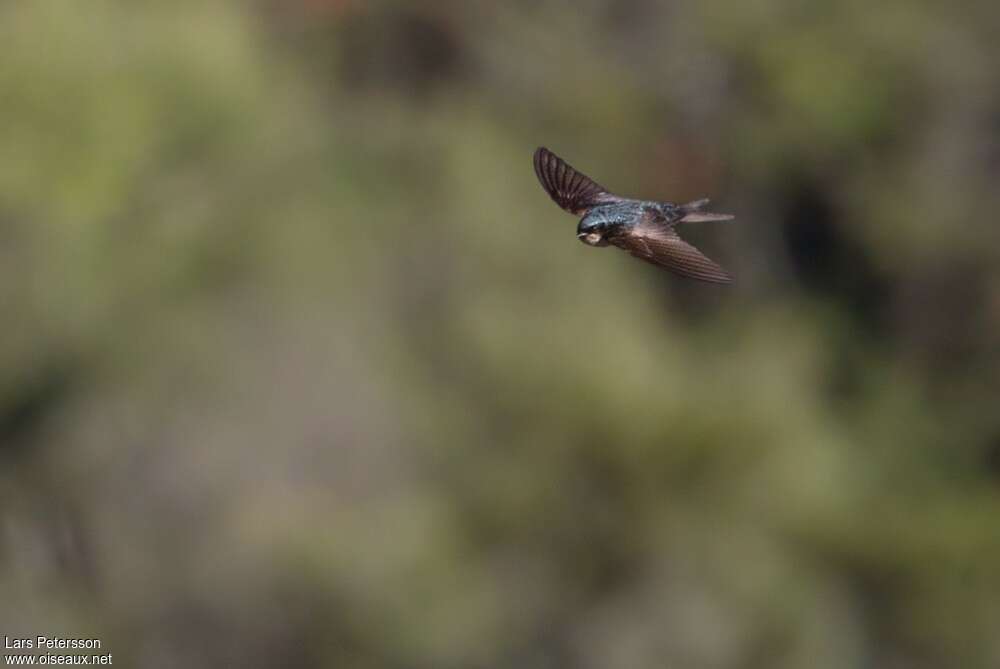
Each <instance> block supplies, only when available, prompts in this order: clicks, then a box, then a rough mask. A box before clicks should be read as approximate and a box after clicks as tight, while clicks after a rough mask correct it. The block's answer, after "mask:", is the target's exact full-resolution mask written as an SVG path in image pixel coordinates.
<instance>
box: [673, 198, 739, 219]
mask: <svg viewBox="0 0 1000 669" xmlns="http://www.w3.org/2000/svg"><path fill="white" fill-rule="evenodd" d="M708 203H709V200H708V199H707V198H705V199H702V200H695V201H694V202H688V203H687V204H682V205H681V212H682V213H683V214H684V215H683V216H682V217H681V220H680V222H681V223H707V222H709V221H731V220H733V216H732V215H731V214H713V213H712V212H710V211H702V208H704V207H705V206H707V205H708Z"/></svg>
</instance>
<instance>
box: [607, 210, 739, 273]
mask: <svg viewBox="0 0 1000 669" xmlns="http://www.w3.org/2000/svg"><path fill="white" fill-rule="evenodd" d="M608 241H609V242H611V243H612V244H614V245H615V246H617V247H619V248H621V249H624V250H626V251H628V252H629V253H631V254H632V255H633V256H635V257H636V258H640V259H642V260H645V261H646V262H650V263H653V264H654V265H657V266H659V267H663V268H664V269H667V270H670V271H671V272H674V273H675V274H679V275H680V276H684V277H688V278H690V279H697V280H699V281H708V282H710V283H732V281H733V277H732V276H730V275H729V273H728V272H726V270H724V269H722V268H721V267H720V266H719V265H718V264H717V263H715V262H714V261H712V260H710V259H709V258H707V257H705V255H704V254H703V253H702V252H701V251H699V250H698V249H696V248H695V247H693V246H691V245H690V244H688V243H687V242H685V241H684V240H683V239H681V238H680V236H678V234H677V233H676V232H675V231H674V229H673V228H671V227H667V226H665V225H662V224H656V223H648V222H643V223H640V224H638V225H636V226H635V227H633V228H631V229H629V230H628V231H626V232H623V233H622V234H620V235H616V236H614V237H610V238H609V239H608Z"/></svg>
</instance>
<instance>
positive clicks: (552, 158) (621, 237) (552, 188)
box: [535, 147, 733, 283]
mask: <svg viewBox="0 0 1000 669" xmlns="http://www.w3.org/2000/svg"><path fill="white" fill-rule="evenodd" d="M535 174H536V175H537V176H538V180H539V181H540V182H541V184H542V188H544V189H545V192H546V193H548V194H549V197H551V198H552V199H553V200H554V201H555V203H556V204H558V205H559V206H560V207H562V208H563V209H565V210H566V211H568V212H570V213H571V214H574V215H576V216H581V217H582V218H581V219H580V224H579V225H578V226H577V228H576V237H577V239H579V240H580V241H582V242H583V243H584V244H587V245H589V246H607V245H608V244H612V245H614V246H617V247H618V248H620V249H623V250H625V251H628V252H629V253H631V254H632V255H633V256H635V257H636V258H640V259H642V260H645V261H646V262H650V263H653V264H654V265H657V266H658V267H662V268H664V269H667V270H669V271H671V272H673V273H675V274H679V275H680V276H683V277H687V278H689V279H697V280H699V281H708V282H711V283H731V282H732V280H733V278H732V277H731V276H730V275H729V273H728V272H726V271H725V270H724V269H722V268H721V267H719V265H718V264H716V263H715V262H713V261H712V260H709V259H708V258H707V257H705V255H704V254H702V252H701V251H699V250H698V249H696V248H695V247H694V246H692V245H690V244H688V243H687V242H685V241H684V240H683V239H681V238H680V236H679V235H678V234H677V231H676V230H674V228H675V227H676V226H677V224H678V223H702V222H706V221H729V220H732V218H733V217H732V216H730V215H729V214H714V213H711V212H707V211H703V209H704V208H705V206H707V205H708V202H709V201H708V200H707V199H703V200H695V201H694V202H688V203H687V204H674V203H672V202H658V201H654V200H633V199H631V198H625V197H620V196H618V195H614V194H613V193H610V192H609V191H608V189H606V188H605V187H604V186H601V185H599V184H598V183H597V182H595V181H594V180H593V179H591V178H590V177H588V176H586V175H585V174H583V173H582V172H578V171H577V170H575V169H573V168H572V167H571V166H570V165H569V163H567V162H566V161H565V160H563V159H562V158H560V157H559V156H557V155H556V154H554V153H552V152H551V151H549V150H548V149H546V148H545V147H539V148H538V149H537V150H536V151H535Z"/></svg>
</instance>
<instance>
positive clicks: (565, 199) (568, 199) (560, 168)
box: [535, 147, 618, 215]
mask: <svg viewBox="0 0 1000 669" xmlns="http://www.w3.org/2000/svg"><path fill="white" fill-rule="evenodd" d="M535 174H537V175H538V180H539V181H540V182H541V183H542V187H543V188H544V189H545V192H546V193H548V194H549V197H551V198H552V199H553V200H554V201H555V203H556V204H558V205H559V206H560V207H562V208H563V209H565V210H566V211H568V212H571V213H573V214H577V215H579V214H582V213H583V212H585V211H587V210H588V209H590V208H591V207H593V206H594V205H597V204H601V203H605V202H614V201H616V200H617V199H618V198H617V197H615V196H614V195H612V194H611V193H609V192H608V191H607V190H606V189H605V188H604V186H601V185H600V184H598V183H596V182H595V181H594V180H593V179H591V178H590V177H588V176H587V175H585V174H583V173H581V172H577V171H576V170H575V169H573V168H572V167H570V165H569V164H568V163H567V162H566V161H565V160H563V159H562V158H560V157H559V156H557V155H556V154H554V153H552V152H551V151H549V150H548V149H546V148H545V147H539V148H538V149H537V150H536V151H535Z"/></svg>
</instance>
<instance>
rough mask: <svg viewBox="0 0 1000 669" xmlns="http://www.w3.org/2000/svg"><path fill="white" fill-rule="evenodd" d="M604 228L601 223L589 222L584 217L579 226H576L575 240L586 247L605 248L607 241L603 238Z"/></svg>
mask: <svg viewBox="0 0 1000 669" xmlns="http://www.w3.org/2000/svg"><path fill="white" fill-rule="evenodd" d="M604 228H605V226H604V224H603V223H602V222H599V221H590V220H587V217H586V216H584V217H583V219H582V220H581V221H580V225H578V226H576V238H577V239H579V240H580V241H581V242H583V243H584V244H587V245H588V246H607V245H608V240H607V239H605V238H604V232H605V229H604Z"/></svg>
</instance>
